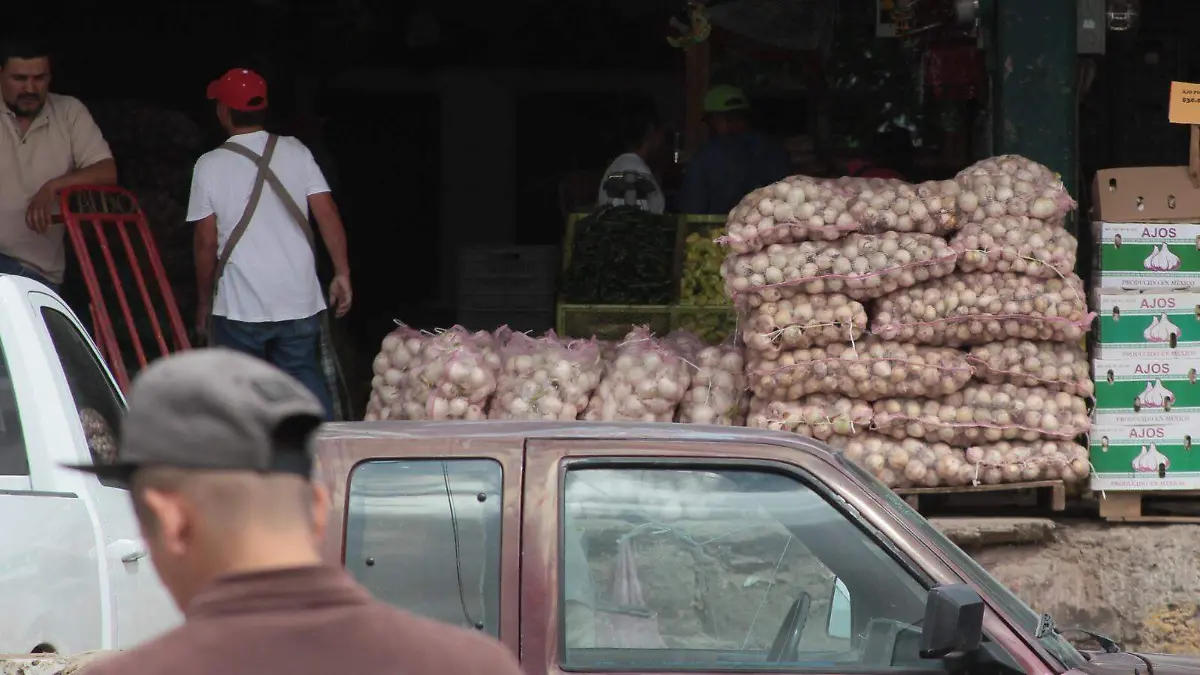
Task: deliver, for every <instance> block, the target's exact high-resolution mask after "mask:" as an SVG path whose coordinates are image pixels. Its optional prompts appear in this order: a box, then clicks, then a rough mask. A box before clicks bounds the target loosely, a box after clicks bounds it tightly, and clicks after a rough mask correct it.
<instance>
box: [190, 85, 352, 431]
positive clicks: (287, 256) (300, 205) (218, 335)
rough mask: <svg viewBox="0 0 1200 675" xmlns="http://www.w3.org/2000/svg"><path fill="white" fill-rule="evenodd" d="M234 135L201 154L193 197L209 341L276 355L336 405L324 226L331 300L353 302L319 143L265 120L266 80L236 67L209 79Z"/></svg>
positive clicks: (343, 308)
mask: <svg viewBox="0 0 1200 675" xmlns="http://www.w3.org/2000/svg"><path fill="white" fill-rule="evenodd" d="M208 98H209V99H210V100H213V101H216V112H217V119H218V120H219V121H220V122H221V126H222V127H223V128H224V129H225V131H226V133H228V134H229V140H228V141H227V142H226V143H225V144H224V145H222V146H221V147H219V148H217V149H216V150H212V151H210V152H208V153H206V154H205V155H204V156H202V157H201V158H200V159H199V161H197V162H196V169H195V173H194V175H193V177H192V191H191V198H190V199H189V201H188V216H187V219H188V221H189V222H194V223H195V224H196V235H195V245H196V280H197V288H198V289H199V294H200V298H199V308H198V311H197V316H196V329H197V332H199V333H201V334H203V335H208V340H209V344H211V345H213V346H221V347H228V348H231V349H237V350H239V351H242V352H245V353H248V354H251V355H253V356H257V357H259V358H261V359H264V360H266V361H269V362H271V363H273V364H275V365H276V366H277V367H279V368H280V369H281V370H284V371H285V372H287V373H289V374H290V375H292V376H293V377H295V378H296V379H298V380H300V381H301V382H303V383H304V384H305V386H307V387H308V388H309V389H310V390H312V392H313V393H314V394H315V395H316V396H317V398H318V399H319V400H320V401H321V402H322V404H324V406H325V409H326V411H327V413H328V414H330V415H331V414H332V408H333V405H332V396H331V391H330V385H329V382H328V379H327V377H326V375H325V373H324V371H323V369H322V360H321V353H320V336H321V329H322V320H323V318H324V317H323V316H322V313H323V312H324V311H325V310H326V304H325V298H324V296H323V293H322V289H321V284H320V281H319V280H318V279H317V270H316V256H315V253H316V248H315V246H316V242H315V237H314V233H313V231H312V227H311V225H310V224H309V213H310V211H311V214H312V215H313V216H315V218H316V221H317V231H318V232H319V233H320V236H321V239H322V241H324V243H325V247H326V248H327V249H328V250H329V255H330V258H332V260H333V269H334V278H333V282H332V283H331V284H330V287H329V302H330V304H331V305H332V308H333V310H334V312H335V313H336V314H337V316H343V315H344V314H345V313H346V312H347V311H349V309H350V302H351V289H350V264H349V262H348V260H347V256H346V233H345V230H344V229H343V227H342V220H341V217H340V216H339V215H338V210H337V205H336V204H334V201H333V198H332V196H331V195H330V191H329V185H328V183H326V181H325V177H324V175H322V173H321V169H320V168H319V167H318V166H317V163H316V161H315V160H314V159H313V155H312V153H311V152H310V151H309V149H308V148H307V147H305V146H304V144H303V143H301V142H300V141H298V140H297V139H295V138H292V137H280V136H275V135H273V134H269V133H267V132H266V131H265V130H264V129H263V126H264V123H265V121H266V112H267V83H266V81H264V80H263V78H262V77H261V76H260V75H258V74H257V73H255V72H253V71H250V70H246V69H244V68H235V69H233V70H230V71H229V72H227V73H225V75H224V76H222V77H221V78H220V79H219V80H216V81H214V82H213V83H211V84H209V85H208Z"/></svg>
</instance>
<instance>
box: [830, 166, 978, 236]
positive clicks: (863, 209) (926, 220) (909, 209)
mask: <svg viewBox="0 0 1200 675" xmlns="http://www.w3.org/2000/svg"><path fill="white" fill-rule="evenodd" d="M842 180H850V181H853V182H852V183H850V184H849V186H848V187H849V188H850V189H851V190H853V191H854V192H855V193H856V196H855V198H854V199H852V200H851V202H850V204H849V206H848V211H849V212H850V220H851V221H852V222H855V223H857V224H858V229H859V230H860V231H862V232H881V231H891V232H919V233H924V234H930V235H935V236H942V235H945V234H949V233H950V232H952V231H954V230H955V229H957V227H958V218H957V216H956V214H955V205H956V199H957V195H958V193H959V191H960V188H959V186H958V184H957V183H955V182H954V181H950V180H947V181H929V182H926V183H920V184H919V185H910V184H908V183H902V182H900V181H898V180H880V179H877V178H876V179H863V178H852V179H842ZM860 181H869V182H867V183H866V184H863V183H861V182H860Z"/></svg>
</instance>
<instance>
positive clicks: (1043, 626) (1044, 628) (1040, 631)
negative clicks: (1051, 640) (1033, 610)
mask: <svg viewBox="0 0 1200 675" xmlns="http://www.w3.org/2000/svg"><path fill="white" fill-rule="evenodd" d="M1053 630H1054V617H1052V616H1050V615H1049V614H1043V615H1042V616H1041V618H1039V619H1038V625H1037V630H1035V631H1034V632H1033V637H1035V638H1037V639H1039V640H1040V639H1042V638H1044V637H1046V636H1047V635H1049V634H1050V633H1051V632H1052V631H1053Z"/></svg>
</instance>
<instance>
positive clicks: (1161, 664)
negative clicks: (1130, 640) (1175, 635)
mask: <svg viewBox="0 0 1200 675" xmlns="http://www.w3.org/2000/svg"><path fill="white" fill-rule="evenodd" d="M1088 656H1090V657H1091V658H1092V660H1091V661H1088V662H1087V664H1086V665H1084V666H1083V667H1081V668H1080V669H1079V670H1081V671H1083V672H1085V673H1088V674H1089V675H1134V674H1135V673H1137V674H1139V675H1200V657H1195V656H1171V655H1169V654H1130V653H1125V652H1121V653H1118V654H1106V653H1104V652H1088Z"/></svg>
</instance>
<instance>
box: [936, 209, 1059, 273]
mask: <svg viewBox="0 0 1200 675" xmlns="http://www.w3.org/2000/svg"><path fill="white" fill-rule="evenodd" d="M950 247H951V248H953V249H954V250H955V251H957V252H958V254H959V257H958V268H959V269H960V270H962V271H964V272H1016V273H1018V274H1024V275H1027V276H1031V277H1040V278H1044V279H1055V278H1058V277H1063V276H1066V275H1068V274H1070V273H1071V272H1073V271H1074V270H1075V258H1076V251H1077V250H1078V248H1079V242H1078V241H1077V240H1076V239H1075V237H1074V236H1073V235H1072V234H1071V233H1070V232H1068V231H1067V229H1066V228H1065V227H1063V226H1062V225H1059V224H1057V223H1047V222H1045V221H1041V220H1037V219H1035V218H1029V217H1027V216H1021V217H1017V216H1003V217H1001V218H985V219H984V220H983V221H982V222H978V223H968V224H967V225H965V226H964V227H963V228H962V229H961V230H959V231H958V232H957V233H956V234H955V235H954V237H953V238H952V239H951V240H950Z"/></svg>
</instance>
